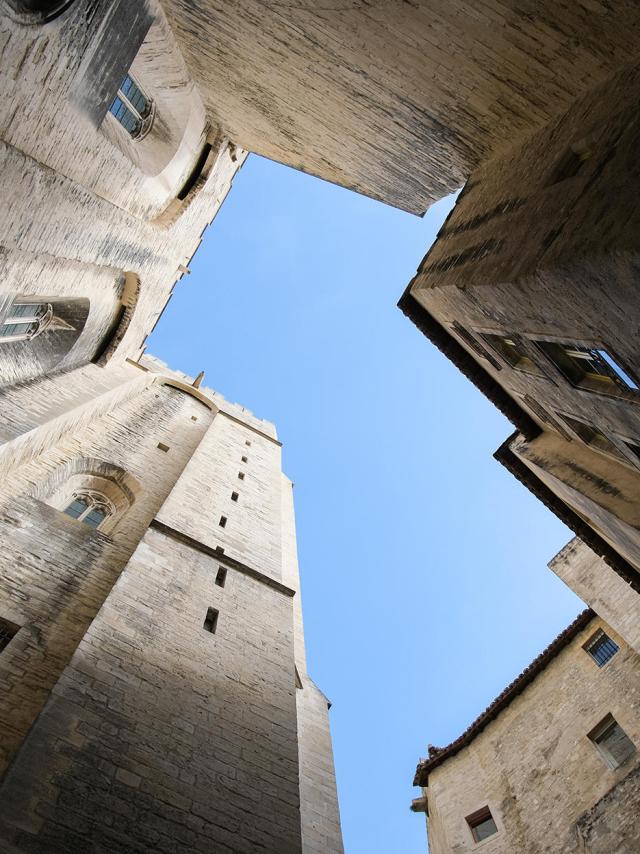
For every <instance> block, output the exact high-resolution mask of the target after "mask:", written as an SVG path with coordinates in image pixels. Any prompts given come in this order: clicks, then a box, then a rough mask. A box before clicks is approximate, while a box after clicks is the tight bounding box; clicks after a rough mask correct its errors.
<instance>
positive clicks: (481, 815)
mask: <svg viewBox="0 0 640 854" xmlns="http://www.w3.org/2000/svg"><path fill="white" fill-rule="evenodd" d="M466 822H467V824H468V825H469V830H470V831H471V836H472V837H473V841H474V842H482V840H483V839H488V838H489V837H490V836H493V834H494V833H497V832H498V828H497V827H496V823H495V821H494V820H493V816H492V815H491V810H490V809H489V807H482V809H481V810H478V811H477V812H474V813H472V814H471V815H468V816H467V818H466Z"/></svg>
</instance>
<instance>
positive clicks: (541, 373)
mask: <svg viewBox="0 0 640 854" xmlns="http://www.w3.org/2000/svg"><path fill="white" fill-rule="evenodd" d="M470 331H471V332H473V334H474V335H475V336H477V337H478V338H479V339H480V341H481V342H482V343H483V344H484V345H485V346H486V347H488V348H489V350H490V351H491V353H494V354H495V355H496V356H497V357H498V358H499V359H500V360H501V361H502V363H503V364H505V365H506V366H507V367H508V368H511V370H512V371H517V372H518V373H519V374H526V375H527V376H530V377H541V378H542V379H545V380H549V381H551V382H552V380H551V378H550V377H549V375H548V374H547V373H546V371H545V370H544V367H543V366H542V365H541V364H540V362H539V361H538V360H537V359H536V358H535V356H534V353H535V352H536V351H535V349H534V348H533V347H531V344H530V341H529V338H527V336H525V335H522V334H521V333H520V332H511V331H508V332H506V331H504V330H502V329H472V330H470ZM491 338H501V339H503V340H508V339H513V342H514V346H515V347H518V346H520V347H521V349H522V350H523V351H524V352H523V355H521V356H520V358H519V360H518V362H513V361H511V359H509V358H508V357H507V355H506V354H505V353H504V352H503V351H502V350H501V349H499V348H498V347H497V346H496V345H495V344H494V343H493V341H491V340H490V339H491ZM522 345H524V346H522ZM521 363H525V365H526V366H525V365H523V364H521Z"/></svg>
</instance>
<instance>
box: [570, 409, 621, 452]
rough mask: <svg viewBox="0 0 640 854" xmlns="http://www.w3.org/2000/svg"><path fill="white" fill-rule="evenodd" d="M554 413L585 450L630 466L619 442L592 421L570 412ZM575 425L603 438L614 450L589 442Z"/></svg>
mask: <svg viewBox="0 0 640 854" xmlns="http://www.w3.org/2000/svg"><path fill="white" fill-rule="evenodd" d="M554 412H555V414H556V416H557V417H558V418H559V419H561V421H562V423H563V424H564V425H565V426H566V428H567V430H568V431H569V432H570V434H571V438H572V439H573V438H576V439H577V440H578V441H579V442H581V443H582V444H583V445H584V446H585V448H590V449H591V450H593V451H596V452H597V453H599V454H604V456H606V457H609V459H612V460H615V461H616V462H618V463H626V464H630V460H629V459H628V458H627V455H626V454H625V452H624V450H623V449H622V448H620V447H619V446H618V444H617V442H616V441H615V440H614V438H613V437H612V436H611V435H610V434H609V433H607V432H605V431H604V430H602V429H601V428H600V427H596V425H595V424H592V423H591V422H590V421H586V420H585V419H584V418H580V417H578V416H576V415H570V414H569V413H568V412H560V411H558V410H554ZM574 424H575V425H581V426H582V427H584V428H586V429H587V430H591V431H592V432H593V433H594V434H597V435H599V436H602V438H603V439H604V440H605V441H606V442H608V443H609V445H611V448H612V450H610V449H608V448H605V447H601V446H600V445H598V444H597V443H595V442H593V441H588V440H587V439H586V438H585V437H584V436H583V435H581V433H580V431H579V430H578V429H576V427H574Z"/></svg>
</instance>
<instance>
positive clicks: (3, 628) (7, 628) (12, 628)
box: [0, 620, 20, 652]
mask: <svg viewBox="0 0 640 854" xmlns="http://www.w3.org/2000/svg"><path fill="white" fill-rule="evenodd" d="M19 629H20V626H16V624H15V623H10V622H9V621H8V620H0V652H2V651H3V649H5V648H6V647H7V646H8V645H9V643H10V642H11V641H12V640H13V638H14V637H15V636H16V635H17V634H18V631H19Z"/></svg>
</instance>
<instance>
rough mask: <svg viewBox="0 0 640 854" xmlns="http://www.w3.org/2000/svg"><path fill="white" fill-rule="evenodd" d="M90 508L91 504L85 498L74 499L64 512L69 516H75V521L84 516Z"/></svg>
mask: <svg viewBox="0 0 640 854" xmlns="http://www.w3.org/2000/svg"><path fill="white" fill-rule="evenodd" d="M88 506H89V504H88V502H87V501H86V500H85V499H84V498H74V499H73V501H72V502H71V504H70V505H69V506H68V507H67V509H66V510H65V511H64V512H65V513H66V514H67V516H73V518H74V519H77V518H78V517H79V516H82V514H83V513H84V511H85V510H86V509H87V507H88Z"/></svg>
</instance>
